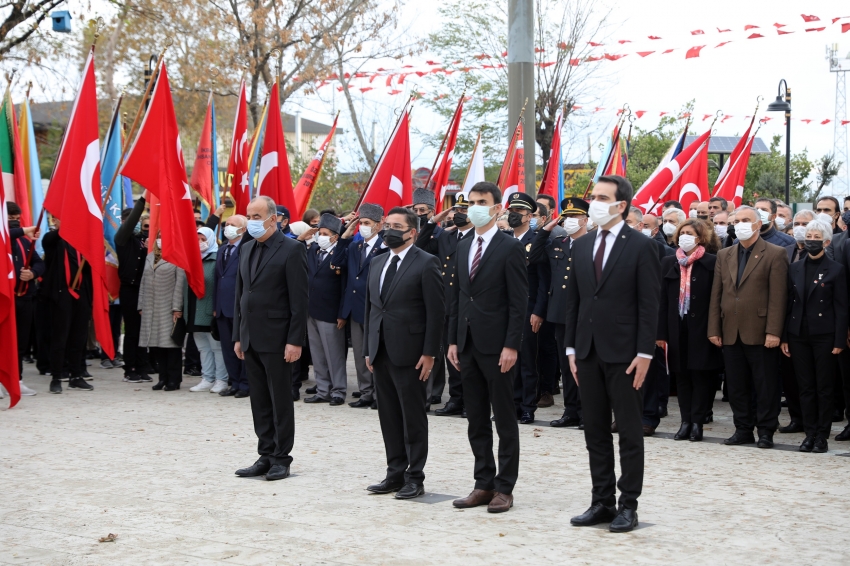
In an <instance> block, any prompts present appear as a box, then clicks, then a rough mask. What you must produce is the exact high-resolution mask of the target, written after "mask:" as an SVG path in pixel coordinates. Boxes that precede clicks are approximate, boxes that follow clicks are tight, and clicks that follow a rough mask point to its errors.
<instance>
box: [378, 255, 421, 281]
mask: <svg viewBox="0 0 850 566" xmlns="http://www.w3.org/2000/svg"><path fill="white" fill-rule="evenodd" d="M412 247H413V246H407V247H406V248H404V249H403V250H402V251H400V252H396V251H395V250H392V249H391V250H390V253H389V257H388V258H387V262H386V263H385V264H384V269H382V270H381V286H380V287H378V290H379V291H380V290H382V289H383V288H384V277H385V276H386V275H387V270H388V269H389V268H390V263H392V261H393V258H394V257H395V256H398V264H397V265H396V266H395V268H396V273H398V270H399V268H401V264H402V262H403V261H404V256H406V255H407V252H409V251H410V248H412Z"/></svg>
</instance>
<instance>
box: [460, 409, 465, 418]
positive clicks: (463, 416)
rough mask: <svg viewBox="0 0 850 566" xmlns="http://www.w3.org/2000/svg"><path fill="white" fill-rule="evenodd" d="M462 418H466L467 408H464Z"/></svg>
mask: <svg viewBox="0 0 850 566" xmlns="http://www.w3.org/2000/svg"><path fill="white" fill-rule="evenodd" d="M460 418H462V419H465V418H466V409H464V410H463V412H461V414H460Z"/></svg>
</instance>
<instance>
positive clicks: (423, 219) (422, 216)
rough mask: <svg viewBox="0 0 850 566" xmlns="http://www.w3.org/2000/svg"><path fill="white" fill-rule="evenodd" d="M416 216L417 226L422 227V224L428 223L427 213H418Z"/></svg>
mask: <svg viewBox="0 0 850 566" xmlns="http://www.w3.org/2000/svg"><path fill="white" fill-rule="evenodd" d="M418 218H419V227H420V228H422V227H423V226H425V225H426V224H427V223H428V220H429V218H428V215H427V214H420V215H418Z"/></svg>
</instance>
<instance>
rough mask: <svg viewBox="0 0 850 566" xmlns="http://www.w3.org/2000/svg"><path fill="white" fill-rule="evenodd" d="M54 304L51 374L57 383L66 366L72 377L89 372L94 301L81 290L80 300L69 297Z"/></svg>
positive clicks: (65, 292) (51, 327) (52, 307)
mask: <svg viewBox="0 0 850 566" xmlns="http://www.w3.org/2000/svg"><path fill="white" fill-rule="evenodd" d="M63 293H64V295H65V296H63V297H61V298H60V299H59V300H57V301H52V302H51V303H50V308H51V320H50V324H51V326H50V372H51V373H52V374H53V379H59V378H60V377H61V376H62V370H63V368H64V367H65V364H66V363H67V364H68V371H69V372H70V375H71V377H80V376H82V375H83V372H85V369H86V363H85V349H86V340H87V339H88V334H89V333H88V329H89V319H91V298H90V297H89V295H88V293H86V292H85V290H84V289H83V290H81V291H80V294H79V297H80V298H78V299H74V298H72V297H70V296H68V295H67V290H63Z"/></svg>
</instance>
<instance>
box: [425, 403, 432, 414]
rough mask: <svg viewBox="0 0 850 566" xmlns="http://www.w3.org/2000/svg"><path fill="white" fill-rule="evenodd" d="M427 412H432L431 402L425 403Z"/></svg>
mask: <svg viewBox="0 0 850 566" xmlns="http://www.w3.org/2000/svg"><path fill="white" fill-rule="evenodd" d="M425 412H426V413H430V412H431V403H428V404H426V405H425Z"/></svg>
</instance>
